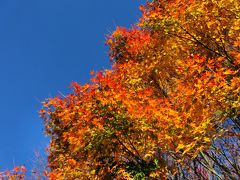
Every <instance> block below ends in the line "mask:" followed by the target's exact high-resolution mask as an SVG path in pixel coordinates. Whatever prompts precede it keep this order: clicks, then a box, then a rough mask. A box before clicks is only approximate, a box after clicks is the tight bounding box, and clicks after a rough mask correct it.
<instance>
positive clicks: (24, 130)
mask: <svg viewBox="0 0 240 180" xmlns="http://www.w3.org/2000/svg"><path fill="white" fill-rule="evenodd" d="M144 2H145V0H131V1H129V0H121V1H116V0H103V1H100V0H91V1H83V0H1V1H0V27H1V28H0V82H1V88H0V98H1V101H0V115H1V116H0V123H1V124H0V171H3V170H5V169H11V168H13V166H14V165H23V164H24V165H26V166H27V168H28V169H30V168H31V166H32V163H33V162H32V161H33V159H34V151H36V150H37V151H40V152H44V149H45V148H46V146H47V143H48V138H46V137H44V129H43V125H42V121H41V119H40V118H39V115H38V110H39V109H40V108H41V101H43V100H44V98H48V97H52V96H55V95H56V94H58V92H61V93H63V94H66V93H67V92H69V91H70V90H69V89H68V87H69V85H70V83H71V82H72V81H76V82H78V83H81V84H83V83H86V82H88V81H89V78H90V77H91V76H90V71H91V70H95V71H97V70H101V69H104V68H109V67H110V62H109V59H108V54H107V53H108V48H107V46H105V45H104V42H105V39H106V34H108V33H110V32H112V31H113V30H115V27H116V26H124V27H130V26H131V25H132V24H133V23H135V22H136V21H137V19H138V18H139V17H140V11H139V10H138V6H139V5H140V4H143V3H144Z"/></svg>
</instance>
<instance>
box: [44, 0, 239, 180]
mask: <svg viewBox="0 0 240 180" xmlns="http://www.w3.org/2000/svg"><path fill="white" fill-rule="evenodd" d="M140 9H141V11H142V17H141V18H140V20H139V22H138V23H137V24H136V25H135V26H133V27H132V28H130V29H126V28H122V27H117V29H116V31H114V32H113V33H112V34H111V35H109V37H108V40H107V42H106V43H107V44H108V45H109V47H110V53H109V56H110V59H111V60H112V61H113V65H112V68H111V69H110V70H105V71H101V72H96V73H95V75H94V77H93V78H92V79H91V83H87V84H85V85H79V84H77V83H72V89H73V93H71V94H68V95H67V96H58V97H55V98H51V99H48V100H47V101H46V102H45V103H44V107H43V109H42V110H41V116H42V118H43V119H44V122H45V127H46V132H47V134H48V135H49V136H50V137H51V143H50V146H49V152H50V155H49V166H50V168H51V172H49V173H48V177H49V178H50V179H65V178H66V179H76V178H81V179H94V178H96V179H143V178H152V179H154V178H156V179H239V178H240V166H239V164H240V162H239V161H240V149H239V147H240V141H239V132H240V70H239V69H240V1H239V0H217V1H216V0H153V1H152V2H147V3H146V5H144V6H141V7H140Z"/></svg>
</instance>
